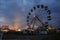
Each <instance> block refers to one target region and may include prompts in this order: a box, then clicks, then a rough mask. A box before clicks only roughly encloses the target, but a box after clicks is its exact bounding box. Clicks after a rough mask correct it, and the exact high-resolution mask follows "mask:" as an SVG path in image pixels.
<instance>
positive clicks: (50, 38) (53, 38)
mask: <svg viewBox="0 0 60 40" xmlns="http://www.w3.org/2000/svg"><path fill="white" fill-rule="evenodd" d="M2 40H60V33H54V34H47V35H26V34H25V35H23V34H22V33H10V32H9V33H4V35H3V37H2Z"/></svg>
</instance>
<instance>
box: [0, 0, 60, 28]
mask: <svg viewBox="0 0 60 40" xmlns="http://www.w3.org/2000/svg"><path fill="white" fill-rule="evenodd" d="M38 4H43V5H47V6H48V7H49V9H50V10H51V13H52V14H51V16H52V20H51V23H50V24H51V25H53V26H55V27H56V28H58V27H60V0H0V25H1V24H9V25H14V20H16V19H18V22H20V27H22V28H23V27H25V26H26V16H27V14H28V12H29V10H30V9H31V8H32V7H33V6H35V5H38Z"/></svg>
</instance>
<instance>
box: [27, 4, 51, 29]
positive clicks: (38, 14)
mask: <svg viewBox="0 0 60 40" xmlns="http://www.w3.org/2000/svg"><path fill="white" fill-rule="evenodd" d="M50 20H51V11H50V10H49V9H48V6H44V5H36V6H34V7H33V8H31V9H30V11H29V12H28V14H27V26H28V29H36V28H37V27H43V28H47V27H48V26H49V21H50Z"/></svg>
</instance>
